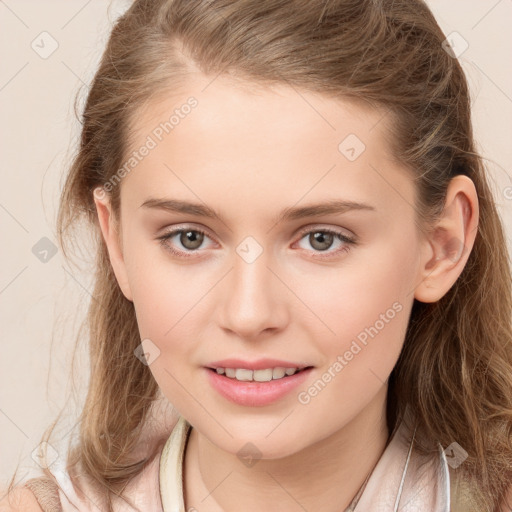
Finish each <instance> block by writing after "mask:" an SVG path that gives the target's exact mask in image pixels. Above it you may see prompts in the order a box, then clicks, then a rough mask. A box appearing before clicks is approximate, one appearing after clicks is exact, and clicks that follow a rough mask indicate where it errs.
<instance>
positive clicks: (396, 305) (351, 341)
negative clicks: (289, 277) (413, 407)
mask: <svg viewBox="0 0 512 512" xmlns="http://www.w3.org/2000/svg"><path fill="white" fill-rule="evenodd" d="M412 240H413V239H412V238H410V239H409V241H412ZM416 261H417V258H416V253H415V248H414V246H413V245H412V243H406V242H404V241H403V237H402V238H400V239H399V240H397V241H394V242H390V241H388V242H386V243H382V244H381V245H380V246H379V247H375V246H374V247H368V248H365V249H360V250H358V251H356V252H354V255H353V256H352V257H351V258H350V259H347V264H346V265H345V266H344V265H341V266H340V268H339V271H338V272H331V271H329V272H327V273H325V274H324V275H320V276H319V275H318V274H316V275H315V276H311V277H310V278H308V279H307V280H305V281H304V283H303V284H302V286H301V290H302V293H303V295H304V297H307V305H308V307H309V309H310V310H311V311H313V312H314V313H315V314H316V316H317V317H318V318H320V319H321V321H322V322H318V318H316V319H315V318H313V317H311V320H309V319H308V320H307V322H308V323H309V325H313V322H315V324H316V325H317V327H315V332H316V335H315V339H316V340H318V343H321V344H322V346H321V351H322V352H323V353H324V354H327V355H328V360H329V361H330V362H332V361H334V360H336V357H337V356H338V355H343V354H345V353H346V352H347V351H348V353H347V359H350V358H351V361H352V360H353V361H356V360H357V361H358V362H357V364H352V363H351V366H364V367H365V368H372V369H373V368H375V372H376V373H377V375H382V376H383V379H382V380H385V379H386V378H387V376H388V374H389V372H390V371H391V370H392V368H393V366H394V364H395V362H396V359H397V358H398V355H399V353H400V350H401V347H402V344H403V341H404V337H405V332H406V329H407V325H408V321H409V315H410V310H411V307H412V303H413V292H414V287H415V285H416V284H417V283H415V282H414V279H415V276H416V271H417V267H416ZM307 318H309V315H308V316H307ZM357 345H359V347H360V350H359V349H358V346H357ZM350 352H352V353H353V354H351V353H350ZM356 352H357V355H355V354H354V353H356Z"/></svg>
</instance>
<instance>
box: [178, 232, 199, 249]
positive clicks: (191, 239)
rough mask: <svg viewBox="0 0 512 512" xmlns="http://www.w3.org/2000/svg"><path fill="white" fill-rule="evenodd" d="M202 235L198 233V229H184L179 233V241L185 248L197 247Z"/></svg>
mask: <svg viewBox="0 0 512 512" xmlns="http://www.w3.org/2000/svg"><path fill="white" fill-rule="evenodd" d="M184 236H185V237H184ZM202 237H203V235H202V234H201V233H199V232H198V231H186V232H185V231H184V232H183V233H182V234H181V237H180V242H181V243H182V244H183V246H184V247H186V248H187V249H197V248H198V247H199V246H200V245H201V243H202V241H203V238H202ZM190 244H191V246H190Z"/></svg>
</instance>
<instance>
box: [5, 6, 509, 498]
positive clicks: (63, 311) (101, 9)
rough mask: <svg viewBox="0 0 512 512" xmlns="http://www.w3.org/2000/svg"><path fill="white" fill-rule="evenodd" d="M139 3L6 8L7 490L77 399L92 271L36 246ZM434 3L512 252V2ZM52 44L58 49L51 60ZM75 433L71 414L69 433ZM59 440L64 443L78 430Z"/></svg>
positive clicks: (83, 372)
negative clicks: (99, 75)
mask: <svg viewBox="0 0 512 512" xmlns="http://www.w3.org/2000/svg"><path fill="white" fill-rule="evenodd" d="M129 3H130V2H128V1H127V0H113V1H112V2H110V1H106V0H89V1H75V0H73V1H70V0H51V1H50V0H45V1H40V0H31V1H30V0H0V23H1V26H2V30H1V31H0V38H1V49H2V56H1V62H2V66H1V70H0V108H1V128H2V131H1V137H2V146H1V147H2V161H1V172H2V176H1V179H2V186H1V188H0V222H1V226H2V248H3V250H2V253H1V254H2V265H1V267H0V270H1V273H0V314H1V325H2V331H1V332H2V340H1V343H2V358H1V359H0V433H1V435H0V487H3V485H4V482H5V481H7V479H8V478H10V477H11V475H12V473H13V471H14V468H15V467H16V465H17V464H18V462H19V463H20V472H19V474H18V478H17V481H19V480H24V479H26V478H27V477H29V476H31V475H32V474H34V473H37V466H36V463H35V462H34V460H33V459H32V458H31V453H32V452H33V451H34V450H35V449H36V447H37V446H38V444H39V440H40V436H41V434H42V432H43V429H44V428H45V427H46V426H47V425H48V424H49V422H50V421H51V420H53V419H54V417H55V415H56V414H57V413H58V412H59V410H60V408H61V407H62V406H63V405H64V401H65V397H66V396H67V393H68V392H70V391H71V384H70V382H68V367H69V365H70V361H71V350H72V348H73V345H74V340H75V335H76V333H77V330H78V327H79V325H80V322H81V321H82V319H83V317H84V315H85V312H86V308H87V305H88V301H89V300H90V294H89V291H88V290H90V289H91V286H90V285H91V283H90V275H91V273H90V271H87V269H85V270H84V271H82V272H79V271H77V270H76V269H75V268H72V267H71V268H70V267H69V265H68V263H66V262H65V261H64V259H63V258H62V255H61V253H60V252H57V253H56V254H55V255H54V256H53V257H52V255H51V252H50V253H48V255H47V256H46V257H47V259H48V261H46V262H43V261H40V259H38V258H37V257H36V255H35V254H34V253H33V252H32V248H33V247H34V246H35V245H36V244H43V246H40V245H38V246H36V247H43V249H44V248H45V247H44V244H45V242H44V241H43V242H41V241H40V240H41V239H42V238H43V237H46V238H48V239H49V240H50V241H53V242H55V241H56V237H55V228H54V225H55V214H56V211H57V204H58V193H59V189H60V186H61V180H62V177H63V175H64V173H65V171H66V166H67V165H68V164H69V161H70V159H71V156H72V153H73V150H74V147H75V144H76V142H77V136H78V133H79V131H78V128H79V124H78V122H77V120H76V119H75V116H74V111H73V101H74V96H75V93H76V91H77V90H78V88H80V87H83V90H82V99H83V98H84V97H85V93H86V84H88V83H89V82H90V80H91V78H92V76H93V73H94V71H95V69H96V66H97V64H98V61H99V57H100V55H101V52H102V50H103V48H104V45H105V43H106V39H107V36H108V32H109V29H110V27H111V25H112V22H113V21H114V20H115V18H116V17H117V16H118V15H119V14H120V13H121V12H122V11H124V9H125V8H126V7H127V6H128V5H129ZM428 4H429V5H430V6H431V8H432V10H433V11H434V14H435V15H436V17H437V19H438V21H439V23H440V25H441V27H442V28H443V30H444V32H445V34H447V35H448V34H450V33H451V32H453V31H456V32H458V34H460V36H462V38H463V40H465V41H467V43H468V44H469V47H468V48H467V50H466V51H465V52H464V53H463V54H462V55H461V56H460V60H461V62H462V64H463V66H464V69H465V71H466V73H467V76H468V78H469V82H470V87H471V89H472V98H473V104H474V107H473V108H474V128H475V133H476V137H477V140H478V143H479V148H480V150H481V151H482V153H483V155H484V156H485V157H486V158H488V159H490V161H489V171H490V174H491V178H492V182H493V188H494V191H495V195H496V200H497V203H498V206H499V209H500V213H501V214H502V217H503V219H504V221H505V227H506V229H507V235H508V243H509V249H510V250H511V252H512V240H511V238H512V237H511V232H512V188H507V187H512V175H511V171H510V169H511V163H512V152H511V147H512V143H511V141H512V123H511V119H512V115H511V114H512V72H511V68H510V65H509V64H506V63H509V62H510V59H511V51H510V49H511V48H512V35H511V34H512V33H511V31H510V24H511V21H512V2H510V1H509V0H501V1H497V0H492V1H490V0H489V1H486V0H472V1H469V0H456V1H455V0H451V1H450V2H447V1H446V0H430V1H429V2H428ZM42 32H47V33H48V34H49V35H45V34H43V35H40V34H41V33H42ZM455 37H456V39H454V40H455V41H459V42H458V43H456V48H462V46H461V44H460V43H463V40H462V39H460V37H459V36H455ZM457 38H458V39H457ZM41 39H44V42H43V43H41ZM33 41H34V42H33ZM53 41H56V43H55V42H53ZM52 44H54V45H55V44H58V48H57V49H56V50H55V51H54V53H52V54H51V55H49V56H46V55H44V52H45V51H46V52H49V51H50V50H51V49H52V46H51V45H52ZM31 45H34V48H32V46H31ZM41 54H43V56H44V57H47V58H42V56H40V55H41ZM507 191H508V193H507ZM46 243H48V242H46ZM36 252H37V251H36ZM42 255H43V253H40V256H42ZM84 256H85V257H86V256H87V254H85V255H84ZM77 370H78V371H79V377H80V378H79V379H78V380H77V383H76V390H75V391H76V393H77V396H78V397H82V396H83V393H84V391H85V389H86V378H87V360H86V358H84V357H83V355H82V356H81V357H80V358H79V366H78V368H77ZM72 424H73V416H72V415H71V416H70V419H69V421H68V427H69V426H70V425H71V426H72ZM64 425H66V424H64ZM59 432H61V439H63V440H65V439H66V438H67V437H66V432H67V427H66V428H64V429H63V430H61V431H59ZM55 448H56V450H57V451H58V450H59V446H58V445H57V446H56V447H55ZM0 499H1V496H0Z"/></svg>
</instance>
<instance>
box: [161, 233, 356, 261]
mask: <svg viewBox="0 0 512 512" xmlns="http://www.w3.org/2000/svg"><path fill="white" fill-rule="evenodd" d="M187 231H192V232H194V233H200V234H202V235H205V236H207V237H208V238H211V237H210V236H209V235H208V233H207V232H206V231H203V230H202V229H198V228H193V227H186V226H185V227H180V228H175V229H171V230H169V231H167V233H165V234H164V235H162V236H159V237H157V240H160V245H161V246H162V247H164V249H166V250H168V251H169V252H171V253H172V254H174V255H175V256H178V257H180V258H193V257H194V256H193V253H196V252H199V249H196V250H194V251H191V250H189V251H179V250H176V249H175V248H174V247H172V246H171V245H169V243H168V240H170V239H171V238H172V237H173V236H175V235H177V234H180V233H184V232H187ZM311 233H329V234H332V235H334V236H336V237H337V238H338V240H340V241H341V242H344V243H345V244H346V245H344V246H343V247H342V248H341V249H338V250H335V251H330V252H327V251H329V250H328V249H327V250H326V252H325V253H323V251H313V252H317V253H318V254H317V255H316V256H315V258H319V259H326V258H332V257H333V255H339V254H341V253H344V252H348V251H349V250H350V246H351V245H355V244H356V241H355V239H354V238H351V237H348V236H346V235H344V234H343V233H342V232H341V231H337V230H334V229H329V228H315V229H305V230H303V231H301V232H300V238H299V240H298V241H300V240H302V239H303V238H304V237H305V236H306V235H309V234H311ZM304 250H305V249H304Z"/></svg>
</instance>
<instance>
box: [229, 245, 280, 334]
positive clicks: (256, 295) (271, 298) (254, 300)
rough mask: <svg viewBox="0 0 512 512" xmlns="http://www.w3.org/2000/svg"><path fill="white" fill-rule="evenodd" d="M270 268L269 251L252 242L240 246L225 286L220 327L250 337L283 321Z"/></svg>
mask: <svg viewBox="0 0 512 512" xmlns="http://www.w3.org/2000/svg"><path fill="white" fill-rule="evenodd" d="M248 238H250V237H248ZM271 265H272V262H271V257H270V251H265V250H263V247H262V246H261V245H260V244H258V243H257V242H256V241H255V240H254V239H252V240H250V239H249V240H247V239H246V240H244V241H243V242H242V243H240V244H239V246H238V247H237V248H236V254H234V259H233V269H232V271H231V272H230V277H229V280H228V284H227V285H226V286H227V292H226V295H225V300H224V304H223V327H225V328H227V329H229V330H231V331H234V332H237V333H238V334H239V335H241V336H244V337H252V336H256V335H257V334H258V333H259V332H261V331H263V330H264V329H268V328H275V327H278V326H279V322H280V321H282V320H283V318H284V317H283V315H282V312H283V310H282V309H281V307H280V306H279V302H280V301H279V299H278V291H277V290H276V286H275V285H276V283H275V280H276V278H275V276H274V274H273V272H272V271H271V270H270V269H269V268H268V267H271ZM281 304H282V303H281ZM279 318H280V319H281V320H279Z"/></svg>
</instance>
